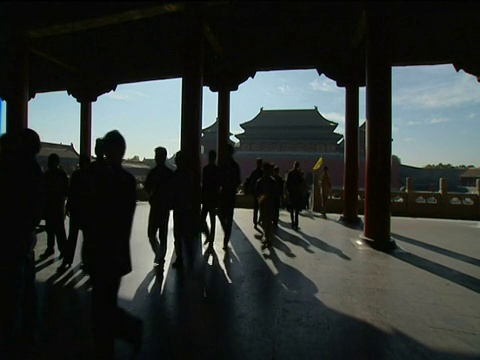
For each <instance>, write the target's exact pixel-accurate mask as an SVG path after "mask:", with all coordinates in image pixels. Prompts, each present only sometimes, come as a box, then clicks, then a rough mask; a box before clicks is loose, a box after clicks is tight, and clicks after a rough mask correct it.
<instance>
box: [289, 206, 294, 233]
mask: <svg viewBox="0 0 480 360" xmlns="http://www.w3.org/2000/svg"><path fill="white" fill-rule="evenodd" d="M294 213H295V209H294V206H293V205H292V206H291V207H290V221H291V223H292V228H293V229H295V217H294Z"/></svg>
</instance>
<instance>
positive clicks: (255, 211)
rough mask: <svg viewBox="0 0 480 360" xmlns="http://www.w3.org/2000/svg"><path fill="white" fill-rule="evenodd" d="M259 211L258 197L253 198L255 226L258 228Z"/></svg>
mask: <svg viewBox="0 0 480 360" xmlns="http://www.w3.org/2000/svg"><path fill="white" fill-rule="evenodd" d="M258 209H259V204H258V200H257V197H256V196H254V197H253V225H254V226H257V225H258Z"/></svg>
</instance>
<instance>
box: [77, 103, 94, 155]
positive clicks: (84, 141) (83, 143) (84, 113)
mask: <svg viewBox="0 0 480 360" xmlns="http://www.w3.org/2000/svg"><path fill="white" fill-rule="evenodd" d="M80 155H86V156H88V157H91V156H92V102H91V101H82V102H81V103H80Z"/></svg>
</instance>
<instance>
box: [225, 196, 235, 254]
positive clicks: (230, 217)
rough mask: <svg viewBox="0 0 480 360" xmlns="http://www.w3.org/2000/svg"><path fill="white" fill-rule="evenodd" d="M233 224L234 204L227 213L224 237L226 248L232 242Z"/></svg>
mask: <svg viewBox="0 0 480 360" xmlns="http://www.w3.org/2000/svg"><path fill="white" fill-rule="evenodd" d="M232 226H233V206H232V207H231V208H229V209H228V210H227V213H226V214H225V237H224V239H223V247H224V248H226V247H227V245H228V243H229V242H230V237H231V235H232Z"/></svg>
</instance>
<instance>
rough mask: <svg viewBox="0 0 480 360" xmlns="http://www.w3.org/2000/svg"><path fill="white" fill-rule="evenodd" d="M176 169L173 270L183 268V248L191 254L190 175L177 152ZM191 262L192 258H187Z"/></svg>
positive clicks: (174, 175) (191, 181) (174, 179)
mask: <svg viewBox="0 0 480 360" xmlns="http://www.w3.org/2000/svg"><path fill="white" fill-rule="evenodd" d="M175 164H176V165H177V169H176V170H175V172H174V174H173V184H174V185H173V195H174V196H173V236H174V238H175V254H176V256H177V258H176V260H175V262H174V263H173V264H172V266H173V267H174V268H181V267H182V266H183V248H184V247H186V249H188V250H189V251H188V252H189V254H188V255H189V256H190V255H192V253H191V251H190V250H191V246H192V244H191V240H192V239H191V237H192V219H191V216H192V211H191V201H192V191H193V180H192V174H191V172H190V171H189V170H188V169H187V167H186V162H185V155H184V154H183V152H182V151H178V152H177V153H176V155H175ZM189 260H190V261H193V259H192V257H190V258H189Z"/></svg>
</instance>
